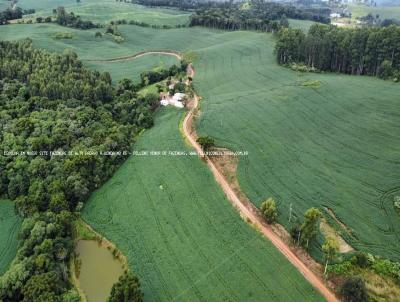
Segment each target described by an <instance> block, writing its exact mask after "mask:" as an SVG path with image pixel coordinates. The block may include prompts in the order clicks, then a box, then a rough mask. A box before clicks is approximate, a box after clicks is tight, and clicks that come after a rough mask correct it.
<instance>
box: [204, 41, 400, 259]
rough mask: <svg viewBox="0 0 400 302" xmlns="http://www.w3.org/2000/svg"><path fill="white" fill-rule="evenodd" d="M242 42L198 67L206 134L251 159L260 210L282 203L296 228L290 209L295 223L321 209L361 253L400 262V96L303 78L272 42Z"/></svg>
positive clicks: (369, 85) (248, 179)
mask: <svg viewBox="0 0 400 302" xmlns="http://www.w3.org/2000/svg"><path fill="white" fill-rule="evenodd" d="M232 35H237V37H240V38H239V40H240V43H235V42H233V41H230V42H226V43H221V44H220V45H219V46H216V47H213V48H208V49H207V50H206V54H205V55H202V54H200V60H199V61H198V62H196V66H197V67H198V68H197V77H196V84H197V88H198V92H199V94H200V95H201V96H202V97H203V102H202V116H201V118H200V121H199V123H198V129H199V133H200V134H209V135H211V136H214V137H215V138H216V139H217V143H218V145H221V146H224V147H227V148H230V149H232V150H247V151H249V156H248V157H243V158H240V160H239V167H238V177H239V182H240V184H241V186H242V188H243V190H244V192H245V193H246V194H247V195H248V196H249V198H250V199H251V201H252V202H254V203H255V204H256V205H260V203H261V202H262V201H263V200H265V199H266V198H268V197H271V196H272V197H274V198H275V199H276V200H278V202H279V209H280V215H279V220H280V222H281V223H283V224H284V225H285V226H286V227H290V224H289V223H288V215H289V205H290V203H292V204H293V214H294V216H295V217H301V216H302V215H303V213H304V212H305V210H306V209H307V208H309V207H311V206H316V207H319V208H320V209H321V210H323V211H324V214H325V216H326V217H327V218H328V219H329V220H330V222H331V223H332V224H334V225H335V226H336V227H337V228H338V229H339V230H340V231H341V233H342V235H343V237H345V239H346V240H348V242H349V243H350V244H351V245H352V246H353V247H355V248H357V249H361V250H364V251H367V252H372V253H374V254H377V255H382V256H385V257H389V258H392V259H394V260H399V259H400V240H399V236H400V219H399V217H398V215H397V214H396V212H395V210H394V206H393V198H394V195H396V194H399V182H398V181H399V176H400V169H399V167H400V162H399V160H398V159H399V156H400V149H399V148H398V146H399V144H400V136H399V135H398V133H400V126H399V125H400V123H399V121H400V115H399V114H398V113H396V112H397V111H396V110H397V109H396V108H398V107H399V104H400V103H399V102H400V100H399V98H398V96H399V94H400V86H399V85H398V84H397V83H392V82H390V81H387V82H385V81H381V80H378V79H374V78H367V77H352V76H344V75H334V74H326V75H320V74H305V75H304V74H297V73H295V72H293V71H291V70H289V69H285V68H282V67H280V66H277V64H276V62H275V58H274V56H273V45H274V40H273V38H272V36H271V35H264V36H263V38H259V39H254V36H253V37H252V36H251V35H248V34H246V35H245V34H243V33H235V34H232ZM313 81H315V82H313ZM325 209H326V210H328V209H332V212H331V213H332V214H333V216H336V218H337V219H338V220H340V221H342V222H343V224H339V223H337V222H336V221H335V220H334V219H333V218H332V216H331V215H329V213H328V211H325ZM342 225H345V226H347V228H343V227H342Z"/></svg>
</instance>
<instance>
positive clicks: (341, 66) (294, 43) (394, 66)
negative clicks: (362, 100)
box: [276, 24, 400, 78]
mask: <svg viewBox="0 0 400 302" xmlns="http://www.w3.org/2000/svg"><path fill="white" fill-rule="evenodd" d="M276 55H277V60H278V62H279V63H280V64H290V63H302V64H305V65H306V66H309V67H312V68H317V69H319V70H323V71H333V72H341V73H347V74H357V75H372V76H379V77H382V78H390V77H394V78H398V77H399V76H400V27H399V26H395V25H391V26H389V27H368V28H359V29H344V28H338V27H336V26H326V25H318V24H316V25H313V26H312V27H311V28H310V30H309V32H308V34H304V32H302V31H301V30H296V29H288V28H285V29H282V30H281V31H280V32H279V34H278V41H277V44H276Z"/></svg>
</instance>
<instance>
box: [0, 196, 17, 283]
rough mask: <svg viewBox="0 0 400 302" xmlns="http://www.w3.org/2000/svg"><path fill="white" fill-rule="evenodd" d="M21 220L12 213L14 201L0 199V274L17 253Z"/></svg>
mask: <svg viewBox="0 0 400 302" xmlns="http://www.w3.org/2000/svg"><path fill="white" fill-rule="evenodd" d="M20 225H21V221H20V219H19V218H18V216H16V215H15V213H14V203H13V202H11V201H9V200H0V230H1V231H0V276H1V275H2V274H4V272H5V271H6V270H7V268H8V266H9V265H10V263H11V261H12V260H13V259H14V257H15V254H16V253H17V245H18V241H17V239H18V231H19V228H20Z"/></svg>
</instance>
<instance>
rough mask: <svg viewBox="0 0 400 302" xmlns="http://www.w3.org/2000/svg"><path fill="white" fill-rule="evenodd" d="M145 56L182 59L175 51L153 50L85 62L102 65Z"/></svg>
mask: <svg viewBox="0 0 400 302" xmlns="http://www.w3.org/2000/svg"><path fill="white" fill-rule="evenodd" d="M147 55H166V56H173V57H175V58H177V59H178V60H181V59H182V55H181V54H180V53H179V52H177V51H170V50H154V51H142V52H138V53H135V54H133V55H129V56H124V57H118V58H112V59H101V60H86V61H87V62H99V63H100V62H103V63H107V62H123V61H129V60H133V59H136V58H140V57H143V56H147Z"/></svg>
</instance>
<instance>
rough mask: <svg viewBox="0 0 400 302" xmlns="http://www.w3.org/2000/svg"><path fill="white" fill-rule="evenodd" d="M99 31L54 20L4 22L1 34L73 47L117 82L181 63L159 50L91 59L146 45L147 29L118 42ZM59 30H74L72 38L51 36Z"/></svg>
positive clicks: (52, 47)
mask: <svg viewBox="0 0 400 302" xmlns="http://www.w3.org/2000/svg"><path fill="white" fill-rule="evenodd" d="M133 28H136V27H133ZM96 31H97V30H84V31H83V30H76V29H72V28H67V27H61V26H58V25H55V24H17V25H7V26H1V27H0V37H1V38H2V39H4V40H19V39H24V38H27V37H29V38H31V39H32V40H33V43H34V45H36V46H38V47H41V48H44V49H47V50H50V51H58V52H63V51H64V50H65V49H70V50H73V51H75V52H76V53H77V54H78V55H79V58H80V59H82V61H83V62H84V63H85V65H86V66H87V67H90V68H94V69H97V70H99V71H108V72H110V74H111V76H112V78H113V81H114V83H116V82H117V81H118V80H120V79H122V78H130V79H133V80H135V81H138V80H139V76H140V73H141V72H143V71H148V70H152V69H154V68H156V67H165V68H168V67H169V66H171V65H172V64H178V63H179V61H178V59H177V58H175V57H171V56H167V55H157V54H154V55H147V56H143V57H139V58H136V59H135V60H132V61H122V62H98V61H91V60H101V59H110V58H114V57H121V56H127V55H132V54H135V53H137V52H139V51H143V50H146V49H147V48H146V47H147V45H146V42H145V39H146V37H145V34H146V33H142V35H140V33H139V32H137V36H136V35H135V34H136V33H134V34H133V35H128V36H127V37H126V42H125V43H123V44H117V43H115V42H114V41H113V40H112V38H111V37H110V36H109V35H103V37H101V38H95V36H94V34H95V32H96ZM59 32H65V33H71V34H72V39H65V40H56V39H54V38H52V37H53V36H54V35H55V34H56V33H59ZM138 40H139V41H140V42H139V43H137V41H138ZM149 47H150V46H149ZM157 47H158V48H154V50H159V49H164V48H162V47H163V46H162V45H161V44H160V45H159V46H157ZM94 49H96V51H94Z"/></svg>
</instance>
